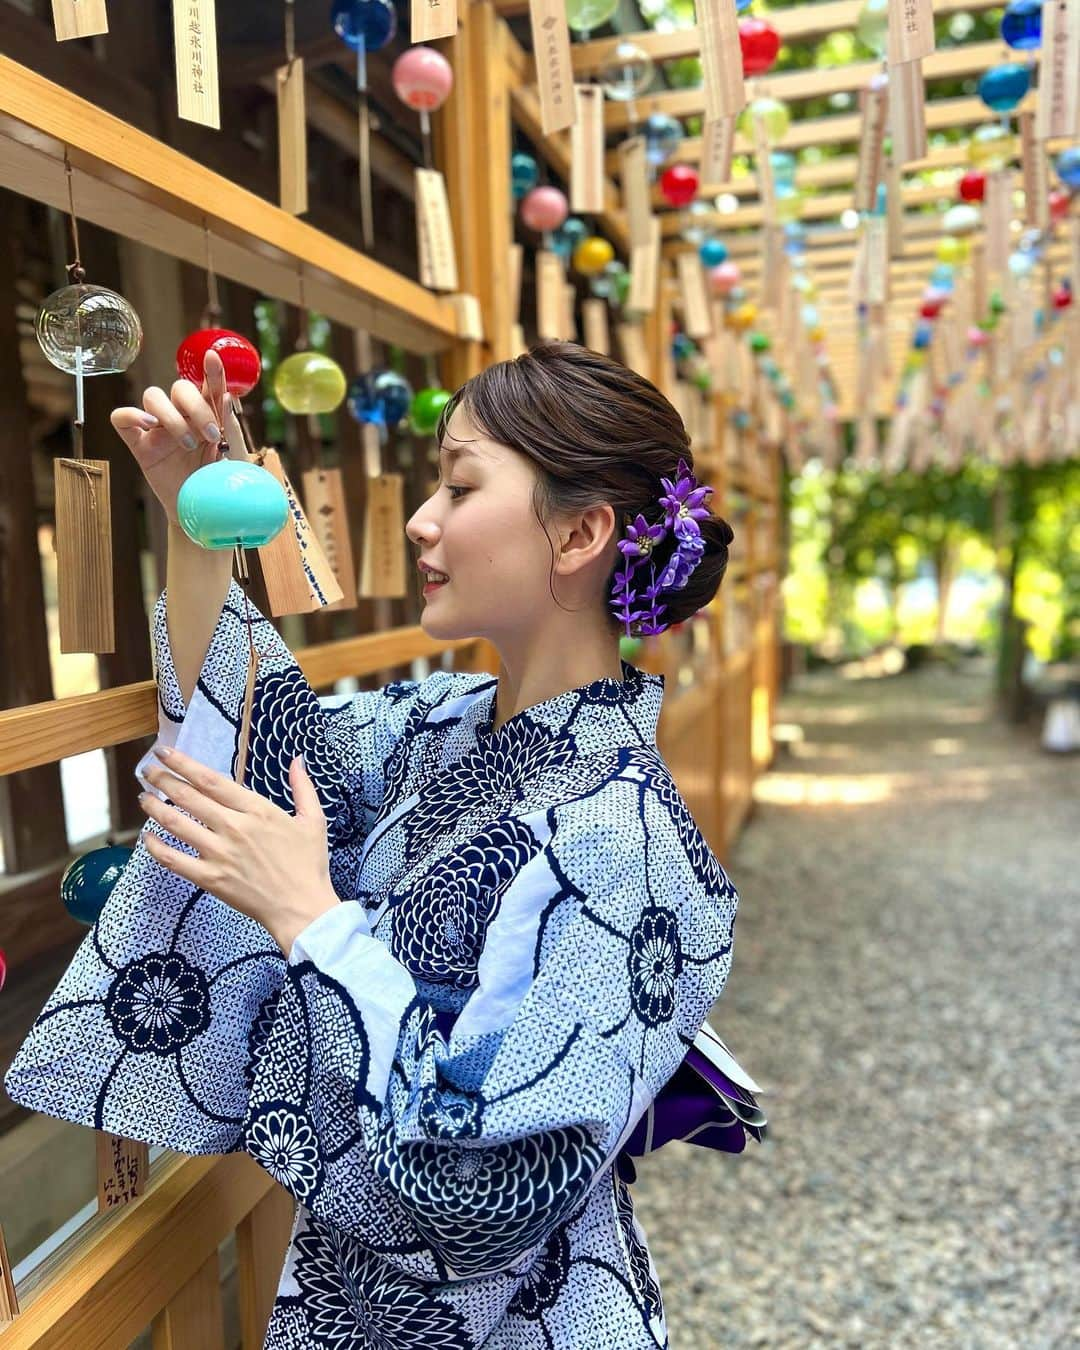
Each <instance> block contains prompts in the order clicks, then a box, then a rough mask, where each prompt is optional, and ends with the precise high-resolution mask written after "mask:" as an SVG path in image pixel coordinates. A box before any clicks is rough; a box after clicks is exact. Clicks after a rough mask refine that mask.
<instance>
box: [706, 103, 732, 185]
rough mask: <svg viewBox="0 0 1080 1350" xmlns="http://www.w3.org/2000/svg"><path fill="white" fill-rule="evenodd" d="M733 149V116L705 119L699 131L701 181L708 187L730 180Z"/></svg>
mask: <svg viewBox="0 0 1080 1350" xmlns="http://www.w3.org/2000/svg"><path fill="white" fill-rule="evenodd" d="M734 151H735V118H734V117H720V118H717V120H716V121H715V122H710V121H708V120H706V122H705V125H704V127H703V128H702V132H701V181H702V182H703V183H707V184H708V185H709V186H710V187H716V186H718V185H719V184H720V183H730V181H731V157H732V155H733V154H734Z"/></svg>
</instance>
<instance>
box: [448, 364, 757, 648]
mask: <svg viewBox="0 0 1080 1350" xmlns="http://www.w3.org/2000/svg"><path fill="white" fill-rule="evenodd" d="M459 405H460V406H461V407H462V409H463V410H464V411H465V412H466V413H468V415H469V419H470V421H472V422H473V423H474V424H475V425H476V426H477V427H478V428H479V429H481V430H483V431H484V432H485V433H486V434H487V435H488V436H490V437H491V438H492V440H495V441H498V442H499V443H500V444H501V445H506V446H509V447H510V448H511V449H512V450H516V451H518V453H519V454H522V455H525V456H527V457H528V458H529V459H530V460H531V461H532V463H533V465H534V467H535V468H536V471H537V480H538V481H537V490H536V493H535V494H534V498H533V511H534V512H535V514H536V518H537V520H538V521H539V523H540V526H541V528H543V529H544V532H545V534H546V533H547V530H546V527H545V525H544V522H545V520H549V519H550V518H551V516H552V515H553V514H558V513H561V512H566V513H574V512H577V511H584V510H587V509H588V508H589V507H593V506H598V505H600V504H601V503H602V502H609V503H610V505H611V507H612V509H613V510H614V512H615V529H616V538H622V536H623V534H624V533H625V530H626V526H627V525H628V524H630V523H631V522H632V521H633V520H634V519H635V518H636V516H637V515H638V514H639V513H640V514H641V515H643V516H644V517H645V519H646V520H648V521H649V522H650V523H654V524H655V523H656V522H658V521H661V520H662V519H663V517H664V511H663V508H662V507H661V506H660V505H659V504H658V499H659V497H660V496H661V495H662V493H663V491H664V488H663V485H662V484H661V482H660V479H661V477H665V478H670V479H674V478H675V476H676V474H677V471H678V464H679V460H680V459H682V460H685V461H686V465H687V467H688V468H689V469H691V470H692V469H693V465H694V457H693V454H692V452H691V450H690V442H689V440H688V439H687V435H686V427H685V426H684V425H683V420H682V418H681V417H680V416H679V414H678V412H676V410H675V408H674V407H673V406H672V405H671V403H669V402H668V400H667V399H666V398H665V397H664V396H663V394H661V393H660V391H659V390H658V389H657V388H656V386H655V385H653V384H650V383H649V381H648V380H646V379H643V378H642V377H641V376H640V375H638V374H636V373H635V372H634V371H632V370H630V369H629V368H628V367H627V366H624V365H621V364H620V363H619V362H618V361H613V360H612V359H611V358H610V357H608V356H601V355H600V353H599V352H594V351H590V350H589V349H588V348H587V347H580V346H578V345H577V344H576V343H573V342H546V343H544V344H543V345H541V346H538V347H533V348H532V350H531V351H529V352H527V353H525V354H523V355H521V356H519V357H517V358H516V359H514V360H512V361H500V362H497V363H496V364H495V365H492V366H488V367H487V368H486V369H485V370H482V371H481V372H480V374H479V375H474V376H473V378H472V379H471V380H469V381H467V382H466V383H465V384H463V385H462V386H461V388H460V389H459V390H458V391H457V392H456V393H455V394H454V395H453V397H452V398H451V399H450V402H449V403H448V404H447V405H446V407H445V409H444V410H443V413H442V417H441V419H440V422H439V429H438V437H439V441H440V443H441V442H442V439H443V437H444V436H445V435H446V428H447V425H448V423H449V421H450V417H451V415H452V414H453V412H454V409H455V408H457V407H458V406H459ZM706 505H708V501H706ZM699 524H700V528H701V534H702V538H703V539H704V540H705V553H704V555H703V556H702V559H701V561H700V563H699V564H698V566H697V568H696V569H695V571H694V573H693V575H692V576H691V577H690V580H689V581H688V582H687V584H686V586H685V587H684V588H683V589H682V590H680V591H671V592H661V595H660V597H659V598H660V602H661V603H663V604H664V605H666V608H665V609H664V610H663V611H662V613H661V620H662V621H663V622H665V623H669V624H672V623H681V622H682V621H683V620H684V619H688V618H690V616H691V615H693V614H695V613H696V612H697V611H698V610H699V609H701V608H702V607H703V606H704V605H707V604H708V603H709V601H710V600H711V599H712V598H713V596H714V595H715V594H716V592H717V590H718V589H719V587H720V582H721V580H722V579H723V576H724V572H725V570H726V569H727V562H728V545H729V544H730V543H731V541H732V539H733V538H734V537H735V535H734V531H733V530H732V528H731V526H730V525H729V524H728V523H727V521H726V520H722V519H721V518H720V517H719V516H712V515H710V516H709V517H708V518H707V519H706V520H702V521H700V522H699ZM550 542H551V541H550V537H549V539H548V543H549V545H550ZM674 549H675V540H674V539H673V538H672V536H671V535H670V534H669V535H668V538H667V539H665V540H664V541H663V542H662V543H661V544H660V546H659V547H658V548H657V549H656V551H655V553H654V554H653V561H654V562H655V564H656V572H657V575H658V576H659V574H660V572H661V570H662V569H663V566H664V564H665V563H666V562H667V561H668V559H669V558H670V557H671V555H672V553H673V552H674ZM620 560H621V558H620ZM551 565H552V574H551V575H553V573H554V568H555V553H554V549H553V550H552V555H551ZM617 565H618V564H616V566H617ZM645 570H646V573H647V570H648V569H645ZM551 575H549V577H548V586H549V588H550V586H551ZM614 575H615V568H614V567H613V568H612V573H611V576H610V577H609V578H608V582H607V588H606V590H605V597H608V596H610V593H611V583H612V581H613V579H614ZM551 594H552V598H553V599H555V600H556V603H558V600H557V598H556V597H555V592H554V591H553V590H552V593H551ZM605 609H606V612H607V615H608V618H609V620H610V622H611V625H612V627H614V628H616V629H621V628H622V624H621V622H620V620H619V619H618V618H617V617H616V616H615V614H614V613H613V612H612V610H611V609H610V607H609V606H607V605H605Z"/></svg>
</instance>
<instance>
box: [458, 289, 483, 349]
mask: <svg viewBox="0 0 1080 1350" xmlns="http://www.w3.org/2000/svg"><path fill="white" fill-rule="evenodd" d="M449 298H450V303H451V305H453V307H454V313H455V314H456V315H457V332H458V337H460V338H464V339H465V341H466V342H483V340H484V315H483V311H482V310H481V308H480V301H479V300H478V299H477V298H476V296H475V295H470V294H469V293H468V291H458V293H457V295H452V296H450V297H449Z"/></svg>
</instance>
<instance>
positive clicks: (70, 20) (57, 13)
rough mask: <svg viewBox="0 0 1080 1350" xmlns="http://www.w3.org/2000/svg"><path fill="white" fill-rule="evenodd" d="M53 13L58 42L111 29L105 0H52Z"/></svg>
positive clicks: (91, 35)
mask: <svg viewBox="0 0 1080 1350" xmlns="http://www.w3.org/2000/svg"><path fill="white" fill-rule="evenodd" d="M52 15H53V27H54V28H55V29H56V40H57V42H66V41H67V40H68V38H81V37H93V36H94V35H95V34H97V33H107V32H108V31H109V16H108V14H106V12H105V0H52Z"/></svg>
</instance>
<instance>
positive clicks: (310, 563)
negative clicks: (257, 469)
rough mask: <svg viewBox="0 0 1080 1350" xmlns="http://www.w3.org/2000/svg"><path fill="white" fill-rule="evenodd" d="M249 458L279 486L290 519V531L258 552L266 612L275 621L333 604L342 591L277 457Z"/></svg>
mask: <svg viewBox="0 0 1080 1350" xmlns="http://www.w3.org/2000/svg"><path fill="white" fill-rule="evenodd" d="M253 458H254V462H255V463H257V464H259V465H261V466H262V467H263V468H264V469H266V470H267V471H268V472H269V473H272V474H273V475H274V477H275V478H276V479H277V480H278V482H279V483H280V484H281V486H282V488H283V489H284V492H285V496H286V497H287V499H288V502H289V512H290V515H291V516H292V521H291V528H286V529H284V530H282V531H281V533H280V534H278V535H276V536H275V537H274V538H273V539H271V541H270V542H269V543H268V544H264V545H263V546H262V548H260V549H259V566H260V567H261V568H262V574H263V582H264V584H265V586H266V595H267V600H268V602H269V605H270V613H271V614H272V615H274V617H275V618H276V617H278V616H280V615H282V614H309V613H311V611H312V610H315V609H322V608H324V607H326V608H329V607H331V606H333V605H335V604H337V602H338V601H340V600H341V599H342V598H343V596H344V591H343V590H342V588H341V586H339V585H338V582H337V578H336V577H335V575H334V569H333V568H332V567H331V566H330V563H329V562H328V560H327V557H326V554H325V552H324V551H323V548H322V545H321V544H320V543H319V539H318V536H317V535H316V534H315V532H314V531H313V530H312V528H311V524H310V522H309V520H308V518H307V515H306V513H305V511H304V508H303V505H302V504H301V502H300V498H299V497H298V496H297V493H296V489H295V488H294V487H293V485H292V483H291V482H290V481H289V477H288V475H287V474H286V472H285V469H284V466H283V465H282V463H281V457H280V455H279V454H278V452H277V451H276V450H275V449H273V448H272V447H267V448H264V449H262V450H259V451H257V452H256V454H255V455H254V457H253ZM350 570H351V569H350Z"/></svg>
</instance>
